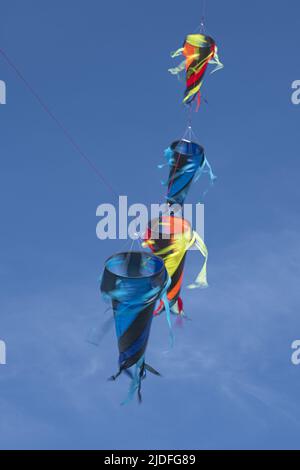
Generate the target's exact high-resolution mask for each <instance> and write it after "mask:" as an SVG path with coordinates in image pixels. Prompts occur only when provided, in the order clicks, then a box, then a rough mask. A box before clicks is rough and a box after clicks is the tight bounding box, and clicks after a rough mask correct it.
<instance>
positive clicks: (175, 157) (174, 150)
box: [164, 139, 216, 206]
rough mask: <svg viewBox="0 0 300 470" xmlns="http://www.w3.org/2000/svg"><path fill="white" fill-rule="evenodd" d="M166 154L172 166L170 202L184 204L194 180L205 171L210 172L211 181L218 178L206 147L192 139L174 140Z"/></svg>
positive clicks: (169, 179)
mask: <svg viewBox="0 0 300 470" xmlns="http://www.w3.org/2000/svg"><path fill="white" fill-rule="evenodd" d="M164 155H165V158H166V159H167V162H168V165H169V168H170V172H169V178H168V181H167V186H168V192H167V202H168V203H169V204H179V205H181V206H182V205H183V204H184V201H185V198H186V196H187V193H188V191H189V188H190V185H191V183H192V181H193V180H194V181H197V179H198V178H199V177H200V176H201V175H202V174H203V173H207V172H208V173H209V175H210V180H211V182H213V181H214V180H215V178H216V177H215V175H214V174H213V171H212V169H211V166H210V164H209V162H208V161H207V159H206V157H205V154H204V148H203V147H201V145H199V144H197V143H195V142H192V141H191V140H186V139H181V140H177V141H175V142H173V143H172V144H171V145H170V147H168V148H167V149H166V150H165V152H164Z"/></svg>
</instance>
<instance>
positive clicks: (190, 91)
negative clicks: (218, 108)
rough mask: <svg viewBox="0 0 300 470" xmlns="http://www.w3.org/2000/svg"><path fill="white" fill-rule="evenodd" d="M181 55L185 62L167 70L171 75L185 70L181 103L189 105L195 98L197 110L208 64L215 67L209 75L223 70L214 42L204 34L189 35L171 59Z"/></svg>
mask: <svg viewBox="0 0 300 470" xmlns="http://www.w3.org/2000/svg"><path fill="white" fill-rule="evenodd" d="M182 54H183V55H184V56H185V60H184V61H182V62H181V63H180V64H179V65H178V66H177V67H174V68H171V69H169V72H170V73H171V74H172V75H178V74H180V73H181V72H183V71H184V70H185V74H186V89H185V93H184V99H183V102H184V103H186V104H190V103H192V101H193V100H194V99H195V98H196V96H197V99H198V104H197V109H198V108H199V106H200V101H201V97H200V88H201V86H202V83H203V78H204V75H205V72H206V69H207V67H208V64H213V65H215V68H214V69H213V70H212V72H211V73H213V72H216V71H217V70H219V69H221V68H223V64H222V63H221V62H220V60H219V57H218V49H217V46H216V43H215V41H214V40H213V39H212V38H211V37H210V36H206V35H204V34H189V35H188V36H187V37H186V39H185V42H184V44H183V47H181V48H180V49H178V50H177V51H175V52H173V53H172V54H171V57H172V58H175V57H178V56H180V55H182Z"/></svg>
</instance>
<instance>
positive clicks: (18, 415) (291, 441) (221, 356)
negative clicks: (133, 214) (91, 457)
mask: <svg viewBox="0 0 300 470" xmlns="http://www.w3.org/2000/svg"><path fill="white" fill-rule="evenodd" d="M201 12H202V6H201V1H193V0H191V1H188V2H186V1H179V0H172V1H171V0H165V1H163V2H162V1H158V0H153V1H151V2H146V1H137V0H131V1H130V2H123V1H120V0H119V1H118V2H99V1H96V0H89V1H81V0H76V1H74V0H72V1H71V0H63V1H58V0H53V1H51V2H46V1H43V2H41V1H37V0H35V1H33V0H28V1H26V2H22V1H20V0H19V1H16V0H9V1H2V2H1V3H0V16H1V30H0V47H1V48H3V49H4V50H5V51H6V53H7V54H8V55H9V56H10V57H11V58H12V59H13V61H14V62H15V63H16V64H17V65H18V67H19V68H20V70H21V71H22V72H23V74H24V75H25V76H26V78H27V79H28V81H29V82H30V83H31V84H32V86H33V87H34V88H35V89H36V90H37V91H38V93H39V94H40V95H41V96H42V97H43V98H44V100H45V101H46V102H47V103H48V104H49V106H50V108H51V109H52V111H53V112H54V113H55V114H56V115H57V116H58V117H59V118H60V119H61V121H62V122H63V123H64V124H65V126H66V127H67V128H68V129H69V130H70V131H71V133H72V134H73V135H74V136H75V137H76V140H77V141H78V143H79V144H80V145H81V147H82V148H83V149H84V150H85V152H86V153H87V154H88V155H89V156H90V158H91V159H92V160H93V161H94V162H95V164H96V165H97V166H98V167H99V168H101V171H102V172H103V173H104V174H105V176H106V177H107V178H108V179H109V180H110V181H111V182H112V184H113V186H114V187H115V188H116V190H117V192H119V193H122V194H128V196H129V200H130V202H136V201H137V202H146V203H149V202H151V201H153V199H154V200H155V202H156V201H157V199H159V198H161V199H162V198H163V191H164V189H163V188H162V187H161V186H160V179H161V174H159V173H158V170H157V164H158V163H159V162H160V161H161V158H162V151H163V149H164V148H165V147H166V146H167V145H168V144H169V143H170V142H171V141H172V140H174V139H176V138H178V137H180V135H181V134H182V132H183V130H184V128H185V125H186V123H185V119H186V115H185V113H184V111H183V108H182V106H181V104H180V100H181V96H182V91H183V89H182V85H181V84H180V83H178V81H177V80H176V79H175V78H174V77H172V76H170V75H169V74H168V73H167V69H168V67H170V66H171V65H173V63H172V61H171V59H170V57H169V52H170V51H172V50H174V49H176V48H177V47H180V45H181V43H182V41H183V39H184V36H185V34H186V33H189V32H193V31H194V30H195V29H196V28H197V26H198V24H199V22H200V18H201ZM299 15H300V5H299V2H298V1H297V0H289V1H288V2H273V1H271V0H266V1H264V2H262V1H258V0H252V1H249V2H241V1H238V0H227V1H226V2H225V1H221V0H208V1H207V19H206V24H207V32H208V33H209V34H211V35H212V36H213V37H214V38H215V39H216V41H217V43H218V46H219V53H220V58H221V59H222V61H223V62H224V64H225V68H224V69H223V70H222V71H220V72H217V73H216V74H214V75H212V76H210V77H206V81H205V85H204V95H205V97H206V99H207V101H208V104H207V105H205V104H203V106H202V109H201V110H200V111H199V113H198V115H197V116H195V117H194V130H195V132H196V133H197V135H198V136H199V139H200V143H201V144H202V145H203V146H204V147H205V149H206V154H207V156H208V158H209V160H210V162H211V163H212V164H213V167H214V170H215V172H216V174H217V175H218V181H217V184H216V186H215V187H214V189H213V190H211V191H210V192H209V194H208V196H207V200H206V219H205V221H206V242H207V244H208V248H209V252H210V260H209V283H210V287H209V289H207V290H205V291H198V292H197V291H192V292H191V291H184V293H183V295H184V300H185V310H186V312H187V313H188V314H189V316H191V317H192V319H193V323H187V324H186V325H185V327H184V328H183V329H182V330H180V331H178V332H177V333H176V345H175V348H174V350H173V351H169V352H167V353H166V350H167V348H168V334H167V327H166V325H165V321H164V319H163V318H159V319H158V320H157V321H155V323H154V325H153V330H152V335H151V341H150V344H149V348H148V353H147V359H148V361H149V362H150V364H152V365H153V366H154V367H156V368H158V369H159V370H160V371H161V372H162V374H163V376H164V377H163V378H162V379H157V378H155V377H149V378H148V379H147V380H146V381H145V383H144V387H143V390H144V403H143V405H142V406H138V405H137V404H136V403H132V404H131V405H130V406H127V407H120V406H119V403H120V401H121V400H122V399H123V398H124V394H125V391H126V389H127V381H126V378H125V377H124V378H122V377H121V378H120V381H119V382H117V383H108V382H107V381H106V378H107V377H108V376H109V375H110V374H111V373H113V372H114V371H115V370H116V363H117V346H116V340H115V336H114V333H113V331H112V332H111V333H110V334H108V335H107V336H106V338H105V340H104V341H103V343H102V344H101V345H100V346H99V347H98V348H96V347H93V346H91V345H89V344H88V343H87V342H86V341H85V337H86V332H87V331H88V330H89V328H90V327H91V326H92V325H93V324H94V322H95V321H97V318H99V317H100V318H101V315H102V314H103V311H104V308H105V307H104V304H103V302H102V300H101V298H100V295H99V292H98V283H97V279H98V277H99V275H100V273H101V270H102V267H103V262H104V260H105V258H106V257H107V256H108V255H109V254H111V253H113V252H115V251H118V250H121V249H122V248H123V242H122V241H108V242H103V241H102V242H101V241H99V240H97V238H96V235H95V227H96V222H97V220H96V216H95V212H96V207H97V206H98V205H99V204H100V203H102V202H113V200H112V196H111V194H110V193H109V192H108V191H107V189H106V188H105V187H103V186H102V185H101V183H100V181H99V180H98V179H97V178H96V177H95V175H94V174H93V173H92V172H91V171H90V169H89V168H88V167H87V166H86V165H85V164H84V163H83V162H82V161H81V159H80V157H79V156H78V155H77V154H76V153H75V152H74V150H73V149H72V147H71V146H70V145H69V143H68V142H67V141H66V139H65V138H64V136H63V134H62V133H61V132H60V131H59V130H58V129H57V127H56V125H55V124H54V123H53V122H52V121H51V120H50V119H49V117H48V116H47V115H46V113H45V112H44V111H43V110H42V109H41V108H40V106H39V105H38V104H37V102H36V101H35V100H34V98H33V97H32V96H31V95H30V94H29V93H28V90H27V89H26V88H25V87H24V85H23V83H22V82H20V80H19V79H18V78H17V76H16V74H15V73H14V72H13V71H12V70H11V69H10V68H9V67H8V66H7V64H6V63H5V61H4V60H3V58H2V57H0V79H2V80H5V81H6V84H7V104H6V105H5V106H1V107H0V138H1V171H0V188H1V198H0V214H1V223H0V239H1V250H0V339H4V340H5V341H6V343H7V361H8V363H7V365H6V366H0V416H1V420H0V447H1V448H5V449H14V448H25V449H28V448H35V449H40V448H99V449H101V448H109V449H114V448H117V449H128V448H134V449H136V448H146V449H147V448H168V449H189V448H200V449H232V448H234V449H241V448H299V432H300V406H299V396H300V395H299V392H300V385H299V384H300V380H299V379H300V366H299V367H295V366H293V365H292V364H291V361H290V355H291V349H290V345H291V343H292V341H293V340H295V339H299V337H300V305H299V303H300V302H299V275H300V268H299V266H300V251H299V229H300V223H299V203H298V201H299V196H300V189H299V169H300V164H299V146H300V141H299V120H300V106H298V107H297V106H293V105H292V104H291V99H290V95H291V83H292V81H293V80H296V79H300V67H299V51H298V44H299V40H300V20H299ZM198 191H199V186H197V185H195V186H194V187H193V188H192V190H191V193H190V196H189V197H190V201H196V200H197V197H198ZM198 256H199V255H197V254H196V253H195V252H192V253H190V254H189V259H188V262H187V269H186V282H188V281H189V280H190V279H191V278H192V276H193V274H195V273H196V271H197V269H198V268H199V263H200V260H199V258H198Z"/></svg>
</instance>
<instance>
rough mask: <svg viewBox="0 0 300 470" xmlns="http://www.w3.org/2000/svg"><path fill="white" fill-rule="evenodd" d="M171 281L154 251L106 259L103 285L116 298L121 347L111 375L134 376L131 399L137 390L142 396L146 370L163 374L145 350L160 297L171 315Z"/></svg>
mask: <svg viewBox="0 0 300 470" xmlns="http://www.w3.org/2000/svg"><path fill="white" fill-rule="evenodd" d="M169 285H170V279H169V275H168V273H167V271H166V268H165V266H164V262H163V260H162V259H161V258H159V257H157V256H155V255H153V254H151V253H147V252H135V251H132V252H126V253H118V254H115V255H113V256H111V257H110V258H109V259H108V260H107V261H106V263H105V268H104V272H103V276H102V280H101V287H100V289H101V292H102V294H103V295H104V297H105V298H106V299H109V300H110V301H111V302H112V309H113V313H114V321H115V329H116V335H117V339H118V348H119V371H118V373H117V374H116V375H114V376H112V377H111V379H112V380H115V379H116V378H117V377H118V376H119V375H120V374H121V373H122V372H125V373H126V374H127V375H129V376H130V377H131V379H132V380H131V385H130V389H129V395H128V399H131V398H132V397H133V396H134V394H135V393H136V392H137V394H138V398H139V400H141V381H142V379H144V378H145V375H146V371H149V372H152V373H154V374H156V375H160V374H159V373H158V372H157V371H155V369H153V368H152V367H151V366H149V365H148V364H146V363H145V351H146V347H147V343H148V339H149V334H150V329H151V323H152V318H153V313H154V309H155V304H156V302H157V301H158V300H159V301H161V302H163V305H164V306H165V310H166V314H167V317H168V316H169V313H170V312H169V305H168V301H167V289H168V287H169ZM168 322H169V319H168ZM169 323H170V322H169ZM132 366H135V370H134V371H133V372H132V370H131V369H130V368H131V367H132Z"/></svg>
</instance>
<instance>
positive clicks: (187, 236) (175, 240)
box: [142, 215, 208, 315]
mask: <svg viewBox="0 0 300 470" xmlns="http://www.w3.org/2000/svg"><path fill="white" fill-rule="evenodd" d="M142 245H143V247H149V248H150V249H151V251H152V252H153V253H154V254H155V255H156V256H160V257H161V258H162V259H163V260H164V263H165V267H166V269H167V272H168V274H169V276H170V279H171V283H170V286H169V287H168V292H167V299H168V301H169V307H170V309H171V311H172V313H174V314H178V315H183V314H184V312H183V302H182V299H181V297H180V291H181V286H182V280H183V270H184V264H185V257H186V252H187V250H188V249H189V248H191V247H192V246H193V245H195V246H196V247H197V248H198V249H199V251H200V252H201V254H202V255H203V257H204V264H203V266H202V269H201V271H200V273H199V274H198V276H197V278H196V280H195V282H194V283H193V284H191V285H190V286H188V287H189V288H190V289H193V288H196V287H207V285H208V284H207V275H206V266H207V258H208V251H207V248H206V245H205V243H204V241H203V240H202V239H201V237H200V236H199V235H198V234H197V233H196V232H195V231H193V230H192V228H191V225H190V223H189V222H188V221H187V220H185V219H183V218H181V217H176V216H174V215H172V216H162V217H160V218H158V219H153V220H152V221H150V223H149V226H148V230H147V232H146V234H145V236H144V241H143V244H142ZM163 309H164V303H163V302H162V301H161V302H160V304H159V306H158V308H157V309H156V310H155V311H154V315H158V314H160V313H161V312H162V311H163Z"/></svg>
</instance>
